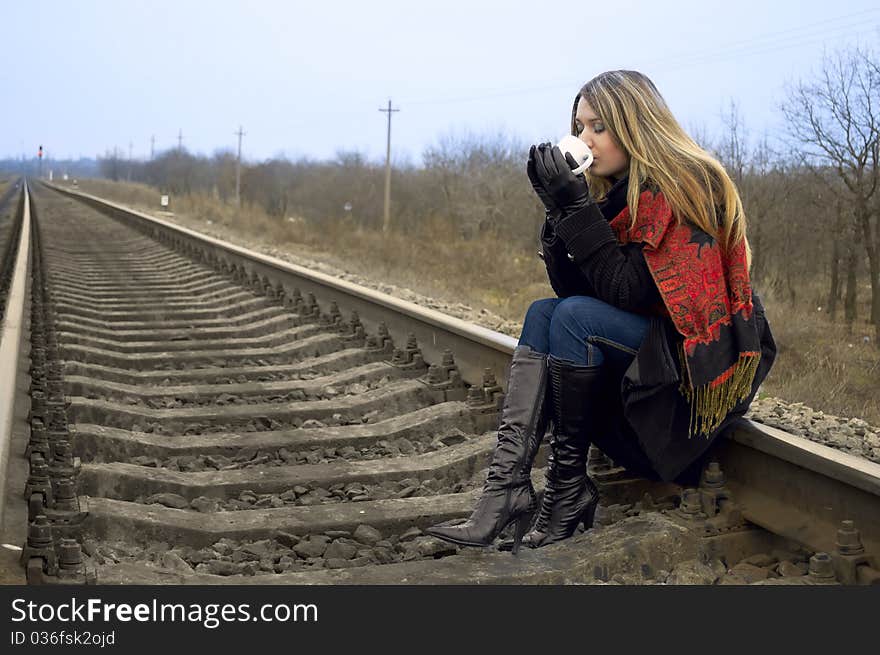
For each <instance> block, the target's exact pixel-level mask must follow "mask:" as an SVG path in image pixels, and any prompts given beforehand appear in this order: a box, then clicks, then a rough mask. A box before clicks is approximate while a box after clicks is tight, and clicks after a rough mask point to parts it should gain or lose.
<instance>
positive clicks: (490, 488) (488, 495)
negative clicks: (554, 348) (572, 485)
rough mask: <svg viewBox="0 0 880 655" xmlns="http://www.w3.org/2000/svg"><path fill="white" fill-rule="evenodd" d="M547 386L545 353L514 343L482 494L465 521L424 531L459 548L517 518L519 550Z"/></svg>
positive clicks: (546, 410) (531, 498)
mask: <svg viewBox="0 0 880 655" xmlns="http://www.w3.org/2000/svg"><path fill="white" fill-rule="evenodd" d="M547 386H548V374H547V355H546V353H539V352H535V351H533V350H532V349H531V348H530V347H529V346H525V345H519V346H517V347H516V348H515V349H514V351H513V359H512V360H511V363H510V373H509V376H508V381H507V394H506V395H505V397H504V406H503V407H502V410H501V421H500V424H499V427H498V441H497V443H496V445H495V451H494V453H493V455H492V461H491V463H490V465H489V472H488V474H487V475H486V481H485V483H484V485H483V494H482V496H480V499H479V500H478V501H477V504H476V507H475V508H474V510H473V512H472V513H471V515H470V517H469V518H468V519H467V521H465V522H464V523H463V524H461V525H452V526H447V525H436V526H433V527H430V528H428V529H427V530H426V532H427V533H428V534H430V535H433V536H435V537H439V538H440V539H445V540H446V541H451V542H452V543H455V544H460V545H462V546H488V545H490V544H491V543H492V541H494V539H495V537H497V536H498V534H499V533H500V532H501V531H502V530H504V528H505V527H507V526H508V525H509V524H510V523H511V522H513V521H516V528H515V533H514V540H513V542H512V544H511V550H513V552H514V553H516V552H517V551H518V550H519V544H520V542H521V541H522V537H523V535H524V534H525V532H526V531H527V530H528V528H529V525H530V524H531V520H532V518H533V517H534V513H535V510H536V509H537V508H538V497H537V494H536V493H535V489H534V487H533V486H532V478H531V470H532V464H533V463H534V461H535V456H536V455H537V453H538V448H539V447H540V445H541V441H542V440H543V438H544V434H545V432H546V431H547V424H548V422H549V418H550V417H549V414H550V407H549V403H548V402H547V399H548V393H547Z"/></svg>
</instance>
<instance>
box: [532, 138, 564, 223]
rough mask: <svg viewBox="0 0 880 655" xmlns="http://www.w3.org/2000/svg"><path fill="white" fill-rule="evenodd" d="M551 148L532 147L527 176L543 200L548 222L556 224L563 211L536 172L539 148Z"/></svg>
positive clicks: (546, 144)
mask: <svg viewBox="0 0 880 655" xmlns="http://www.w3.org/2000/svg"><path fill="white" fill-rule="evenodd" d="M543 146H548V147H549V146H550V144H549V143H542V144H541V146H534V145H533V146H532V147H531V148H529V161H528V163H527V164H526V174H527V175H528V176H529V182H531V183H532V189H534V190H535V193H536V194H537V196H538V198H540V199H541V202H542V203H544V209H546V210H547V220H548V221H550V223H551V224H552V223H555V222H556V221H558V220H559V219H560V218H562V211H561V210H560V209H559V207H558V206H557V205H556V202H555V201H554V200H553V198H552V197H551V196H550V194H549V193H548V192H547V190H546V189H545V188H544V185H543V184H542V183H541V180H540V179H539V178H538V173H537V171H536V170H535V168H536V166H535V159H536V156H537V152H536V151H537V149H538V147H543Z"/></svg>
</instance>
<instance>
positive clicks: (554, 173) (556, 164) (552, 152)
mask: <svg viewBox="0 0 880 655" xmlns="http://www.w3.org/2000/svg"><path fill="white" fill-rule="evenodd" d="M533 153H534V171H535V177H536V178H537V181H538V183H539V185H540V186H541V187H542V188H543V192H544V194H545V195H547V196H549V199H550V202H552V203H553V204H554V205H555V206H556V207H557V208H558V209H559V211H561V212H562V215H563V216H567V215H569V214H572V213H573V212H576V211H577V210H578V209H581V208H582V207H584V206H586V205H588V204H590V203H591V202H592V200H593V199H592V197H591V196H590V187H589V185H588V184H587V180H586V177H585V176H584V175H583V174H580V175H575V174H574V173H573V172H572V169H574V168H577V166H578V163H577V161H575V158H574V157H573V156H572V155H571V153H568V152H567V153H565V156H563V155H562V151H561V150H560V149H559V146H551V145H550V144H549V143H542V144H541V145H539V146H537V147H536V146H532V150H531V151H529V162H530V163H531V161H532V159H533V156H532V155H533ZM529 179H531V174H530V176H529ZM533 186H534V183H533ZM536 193H537V189H536ZM538 195H539V197H541V199H542V200H543V199H544V198H543V196H541V194H540V193H539V194H538ZM544 204H545V206H546V205H547V203H546V202H545V203H544Z"/></svg>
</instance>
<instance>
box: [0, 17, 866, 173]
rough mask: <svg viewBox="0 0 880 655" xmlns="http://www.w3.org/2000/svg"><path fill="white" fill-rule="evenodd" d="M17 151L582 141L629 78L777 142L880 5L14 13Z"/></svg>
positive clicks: (262, 150) (703, 115)
mask: <svg viewBox="0 0 880 655" xmlns="http://www.w3.org/2000/svg"><path fill="white" fill-rule="evenodd" d="M2 18H3V26H4V28H5V29H3V31H2V37H0V55H2V57H0V62H2V64H0V93H2V96H0V97H2V100H3V101H2V103H0V125H2V128H0V130H2V131H0V157H3V156H10V155H14V156H18V155H19V154H21V153H25V154H26V156H33V155H34V154H35V153H36V149H37V146H38V145H39V144H42V145H43V147H44V148H45V149H46V150H47V151H48V152H49V154H50V155H51V156H53V157H77V156H80V155H83V156H95V155H98V154H103V153H105V152H106V151H107V150H108V149H112V148H113V147H114V146H116V147H119V148H120V149H121V150H122V151H123V152H125V153H127V151H128V147H129V143H130V142H131V143H133V152H134V156H135V157H136V158H144V157H147V156H148V155H149V151H150V137H151V136H155V139H156V149H157V151H158V150H162V149H165V148H169V147H171V146H174V145H176V143H177V135H178V131H179V130H182V131H183V145H184V146H185V147H186V148H188V149H190V150H192V151H195V152H200V153H205V154H210V153H212V152H213V151H214V150H216V149H218V148H233V147H234V145H235V141H236V137H235V136H234V134H233V132H235V131H236V129H237V128H238V126H239V125H243V126H244V130H245V132H246V136H245V137H244V141H243V144H244V146H243V151H244V156H245V158H246V159H250V160H256V159H264V158H267V157H271V156H273V155H285V156H287V157H291V158H297V157H299V156H301V155H307V156H310V157H314V158H330V157H333V156H334V155H335V153H337V152H338V151H340V150H346V151H352V150H356V151H360V152H361V153H364V154H365V155H366V156H367V157H369V158H371V159H375V160H379V159H383V160H384V156H385V139H386V127H387V119H386V114H384V113H380V112H379V108H380V107H384V106H386V105H387V102H388V99H389V98H391V100H392V102H393V106H394V108H399V109H400V112H397V113H394V114H393V118H392V150H393V157H394V159H395V160H397V159H404V160H408V161H410V162H412V163H415V164H420V163H421V160H422V153H423V150H424V149H425V147H426V146H429V145H431V144H435V143H437V142H438V140H439V139H440V138H441V136H443V135H449V134H458V135H461V134H463V133H465V132H466V131H468V130H469V131H470V132H472V133H475V134H485V135H491V134H498V133H503V134H507V135H510V136H511V137H515V138H516V139H521V140H522V141H524V142H526V143H532V142H537V141H545V140H550V139H553V138H558V137H559V136H561V135H562V134H564V133H565V132H566V130H567V125H568V118H569V112H570V109H571V102H572V99H573V97H574V95H575V93H576V92H577V90H578V88H579V87H580V86H581V85H582V84H583V83H584V82H586V81H587V80H588V79H590V78H591V77H593V76H595V75H596V74H598V73H600V72H602V71H605V70H612V69H618V68H630V69H635V70H639V71H641V72H643V73H645V74H647V75H648V76H649V77H650V78H651V79H652V80H653V81H654V83H655V84H656V85H657V87H658V88H659V89H660V92H661V93H662V94H663V95H664V97H665V98H666V100H667V102H668V103H669V105H670V106H671V108H672V110H673V112H674V113H675V115H676V116H677V118H678V120H679V122H680V123H681V124H682V125H683V126H684V127H685V128H686V129H688V130H689V131H691V133H693V131H694V130H698V129H702V130H705V132H706V133H707V134H709V135H712V134H715V133H717V131H718V130H719V129H720V126H721V118H720V115H721V111H722V108H723V107H725V106H726V105H727V104H728V103H729V102H730V100H731V99H734V100H736V101H737V102H738V103H739V105H740V107H741V109H742V114H743V117H744V120H745V123H746V126H747V127H748V129H749V130H750V131H751V133H752V134H753V135H755V136H759V135H760V134H761V133H762V132H764V131H766V132H767V133H768V135H770V136H771V138H772V136H773V134H775V133H778V131H779V123H780V120H781V116H780V113H779V111H778V104H779V102H780V101H781V100H782V98H783V97H784V90H785V85H786V84H787V83H791V82H794V81H796V80H797V79H799V78H805V77H808V76H810V75H811V72H815V70H816V69H817V68H818V65H819V63H820V62H821V57H822V50H823V47H824V48H826V49H828V50H829V51H832V50H833V49H835V48H839V47H841V46H845V45H847V44H855V43H861V44H863V45H870V46H874V47H876V45H877V43H878V36H880V7H878V6H877V3H876V0H875V1H874V2H871V1H869V0H864V1H863V0H839V1H837V2H827V1H820V0H785V1H778V2H769V1H768V0H739V1H738V2H714V1H712V0H670V1H664V2H657V1H656V0H654V1H650V2H649V1H632V0H621V1H618V2H608V3H600V2H583V3H574V2H566V3H562V2H545V3H538V2H535V1H534V0H529V1H522V2H521V1H518V0H504V1H494V0H493V1H487V2H483V1H480V0H469V1H464V2H461V1H459V0H443V1H435V2H418V1H416V0H408V1H406V2H385V1H382V0H371V1H369V2H364V1H362V0H361V1H358V2H352V1H349V0H333V1H325V2H321V1H320V0H308V1H306V2H299V1H295V0H294V1H288V2H261V1H259V0H251V1H250V2H222V1H219V0H210V1H209V2H187V1H186V0H174V1H173V2H169V1H166V0H150V1H149V2H134V1H130V0H125V1H122V2H120V1H119V0H114V1H112V2H111V1H107V2H103V1H97V0H77V1H76V2H70V1H69V0H66V1H63V2H60V1H56V0H39V2H14V3H13V2H4V4H3V11H2Z"/></svg>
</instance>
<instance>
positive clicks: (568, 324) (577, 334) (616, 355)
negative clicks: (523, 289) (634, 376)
mask: <svg viewBox="0 0 880 655" xmlns="http://www.w3.org/2000/svg"><path fill="white" fill-rule="evenodd" d="M648 322H649V319H648V318H647V317H646V316H641V315H639V314H632V313H630V312H625V311H623V310H622V309H617V308H616V307H613V306H611V305H609V304H607V303H604V302H602V301H601V300H597V299H596V298H592V297H590V296H569V297H568V298H542V299H541V300H536V301H535V302H533V303H532V304H531V306H530V307H529V310H528V311H527V312H526V318H525V321H524V323H523V329H522V334H521V335H520V337H519V344H520V345H526V346H529V347H531V348H532V350H535V351H537V352H542V353H549V354H551V355H553V356H554V357H556V358H559V359H567V360H569V361H570V362H572V363H574V364H579V365H582V366H607V367H609V368H610V369H611V371H612V372H613V373H615V374H617V375H619V377H621V378H622V377H623V374H624V373H625V372H626V369H627V368H628V367H629V365H630V362H632V359H633V357H634V356H635V354H636V351H637V350H638V349H639V346H640V345H641V343H642V339H643V338H644V337H645V333H646V332H647V330H648Z"/></svg>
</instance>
